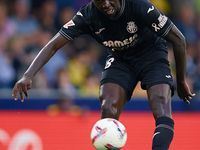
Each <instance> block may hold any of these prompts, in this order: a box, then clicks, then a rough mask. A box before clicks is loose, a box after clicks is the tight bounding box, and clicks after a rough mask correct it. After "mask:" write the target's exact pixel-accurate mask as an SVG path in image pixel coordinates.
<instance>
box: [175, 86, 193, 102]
mask: <svg viewBox="0 0 200 150" xmlns="http://www.w3.org/2000/svg"><path fill="white" fill-rule="evenodd" d="M177 94H178V96H179V97H180V99H183V101H184V102H186V103H187V104H190V100H191V99H192V98H193V97H194V96H195V93H193V94H192V93H191V92H190V89H189V86H188V84H187V83H183V84H177Z"/></svg>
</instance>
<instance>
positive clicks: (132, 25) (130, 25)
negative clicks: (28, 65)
mask: <svg viewBox="0 0 200 150" xmlns="http://www.w3.org/2000/svg"><path fill="white" fill-rule="evenodd" d="M127 24H128V25H127V27H126V29H127V31H128V32H129V33H135V32H137V30H138V27H137V25H136V24H135V22H133V21H130V22H128V23H127Z"/></svg>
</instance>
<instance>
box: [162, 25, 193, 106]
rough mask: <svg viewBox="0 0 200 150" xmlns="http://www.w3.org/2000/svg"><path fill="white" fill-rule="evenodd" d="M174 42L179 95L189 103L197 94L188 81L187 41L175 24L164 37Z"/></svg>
mask: <svg viewBox="0 0 200 150" xmlns="http://www.w3.org/2000/svg"><path fill="white" fill-rule="evenodd" d="M164 38H165V39H166V40H167V41H169V42H171V43H172V44H173V51H174V58H175V62H176V80H177V93H178V96H179V97H180V98H181V99H183V100H184V102H186V103H187V104H190V102H189V101H190V100H191V99H192V98H193V97H194V96H195V94H192V93H191V91H190V89H189V86H188V84H187V83H186V63H187V62H186V56H187V52H186V42H185V37H184V36H183V34H182V33H181V32H180V31H179V30H178V28H177V27H176V26H175V25H174V26H173V27H172V29H171V30H170V31H169V33H168V34H167V35H166V36H165V37H164Z"/></svg>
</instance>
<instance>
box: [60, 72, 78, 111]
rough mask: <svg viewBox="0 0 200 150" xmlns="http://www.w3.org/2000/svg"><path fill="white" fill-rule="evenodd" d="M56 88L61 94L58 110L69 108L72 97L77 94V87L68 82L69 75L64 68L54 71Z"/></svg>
mask: <svg viewBox="0 0 200 150" xmlns="http://www.w3.org/2000/svg"><path fill="white" fill-rule="evenodd" d="M56 76H57V77H56V79H57V88H58V89H59V93H60V95H61V97H60V99H59V108H60V110H69V109H70V107H71V105H72V102H73V99H74V97H75V96H76V95H77V89H76V88H75V86H74V85H73V84H72V83H71V82H70V80H69V75H68V73H67V71H66V70H64V69H63V68H60V69H59V70H58V71H57V73H56Z"/></svg>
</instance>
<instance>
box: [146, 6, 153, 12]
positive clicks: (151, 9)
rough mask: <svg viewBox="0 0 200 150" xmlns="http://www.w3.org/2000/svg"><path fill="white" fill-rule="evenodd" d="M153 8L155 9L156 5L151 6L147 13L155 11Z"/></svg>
mask: <svg viewBox="0 0 200 150" xmlns="http://www.w3.org/2000/svg"><path fill="white" fill-rule="evenodd" d="M153 10H154V7H153V6H152V7H150V8H149V9H148V11H147V14H148V13H150V12H151V11H153Z"/></svg>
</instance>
